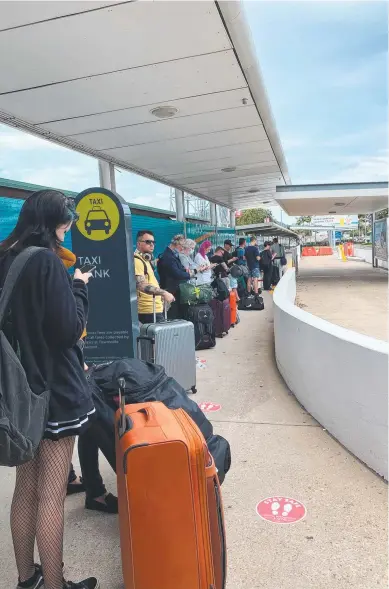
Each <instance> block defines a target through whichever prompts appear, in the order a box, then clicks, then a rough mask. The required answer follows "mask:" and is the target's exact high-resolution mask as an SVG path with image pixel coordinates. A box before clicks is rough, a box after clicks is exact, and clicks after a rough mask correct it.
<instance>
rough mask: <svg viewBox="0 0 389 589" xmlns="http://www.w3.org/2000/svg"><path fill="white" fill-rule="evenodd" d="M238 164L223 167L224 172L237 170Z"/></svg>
mask: <svg viewBox="0 0 389 589" xmlns="http://www.w3.org/2000/svg"><path fill="white" fill-rule="evenodd" d="M235 170H236V166H230V167H228V168H222V172H235Z"/></svg>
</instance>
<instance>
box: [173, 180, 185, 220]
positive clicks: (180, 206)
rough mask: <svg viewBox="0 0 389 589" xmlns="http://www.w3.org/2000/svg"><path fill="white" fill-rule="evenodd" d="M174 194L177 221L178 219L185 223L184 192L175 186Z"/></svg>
mask: <svg viewBox="0 0 389 589" xmlns="http://www.w3.org/2000/svg"><path fill="white" fill-rule="evenodd" d="M174 195H175V197H176V218H177V221H180V223H185V200H184V192H183V191H182V190H178V188H175V189H174Z"/></svg>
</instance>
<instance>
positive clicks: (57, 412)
mask: <svg viewBox="0 0 389 589" xmlns="http://www.w3.org/2000/svg"><path fill="white" fill-rule="evenodd" d="M76 219H77V214H76V213H75V211H74V205H73V201H72V199H69V198H67V197H66V196H65V195H64V194H62V193H61V192H58V191H56V190H40V191H38V192H35V193H33V194H31V195H30V196H29V197H28V198H27V200H26V201H25V203H24V205H23V207H22V209H21V212H20V215H19V219H18V222H17V224H16V227H15V229H14V230H13V231H12V233H11V234H10V235H9V237H8V238H6V239H5V240H4V241H3V242H1V243H0V287H2V295H1V299H0V300H3V301H4V300H5V297H6V296H9V293H10V300H9V305H8V306H7V309H8V311H7V313H6V315H5V317H4V315H3V317H1V316H0V319H1V320H2V323H1V325H0V327H1V328H2V330H3V332H4V335H5V337H6V339H7V340H8V342H9V344H10V346H11V347H10V346H9V347H8V349H7V350H6V352H5V350H4V345H5V341H4V340H1V349H0V352H1V355H2V358H3V359H4V354H6V355H7V357H8V358H9V357H10V355H12V354H13V356H14V363H13V371H14V372H13V376H14V377H17V378H18V380H19V382H22V381H23V379H26V383H27V385H28V387H29V388H28V391H30V393H29V394H30V397H29V398H28V399H27V398H26V394H27V393H26V390H27V389H26V387H24V388H23V389H19V390H15V392H14V394H15V395H16V400H17V395H18V394H19V395H20V396H21V400H20V402H19V404H18V403H17V402H14V404H13V408H14V410H15V411H19V412H23V411H24V412H26V411H27V410H29V409H31V408H35V409H36V408H37V407H38V408H39V407H41V409H40V413H39V416H40V420H41V421H40V422H39V423H37V422H36V420H35V421H34V420H33V423H31V421H30V422H29V423H27V421H28V420H26V419H24V420H23V418H22V415H21V414H20V416H19V418H18V416H17V415H12V416H9V419H12V421H13V423H18V424H22V425H20V428H21V429H20V431H19V430H18V431H17V432H16V431H15V432H14V435H15V434H16V433H18V435H19V436H22V435H23V431H22V430H23V428H25V429H26V430H27V429H28V428H29V429H28V431H29V434H31V433H32V429H31V428H32V426H33V427H34V428H35V429H34V432H33V433H34V436H35V438H34V439H36V441H37V443H36V446H34V448H33V450H34V452H32V453H31V456H30V457H29V458H28V459H27V458H26V456H24V457H22V456H21V455H18V456H16V455H15V449H14V448H13V450H14V455H13V456H11V455H10V456H8V457H7V456H6V455H5V453H6V450H7V448H8V449H10V448H12V446H11V444H10V442H8V444H2V447H1V448H0V454H1V463H2V464H8V465H11V464H14V465H15V464H16V465H17V467H16V484H15V491H14V495H13V500H12V506H11V532H12V538H13V544H14V551H15V558H16V564H17V569H18V573H19V581H18V589H40V588H41V587H42V586H43V584H44V586H45V588H46V589H98V587H99V583H98V581H97V579H96V578H94V577H90V578H87V579H85V580H83V581H81V582H78V583H74V582H70V581H68V582H66V581H64V580H63V568H62V561H63V528H64V501H65V496H66V487H67V482H68V475H69V466H70V462H71V458H72V453H73V448H74V442H75V436H76V435H80V434H82V433H83V432H84V431H85V430H86V429H87V428H88V426H89V423H90V420H91V419H93V417H94V414H95V408H94V405H93V401H92V394H91V392H90V390H89V388H88V384H87V380H86V376H85V372H84V365H83V355H82V351H81V349H80V348H79V347H78V342H79V340H80V338H81V336H82V334H83V332H84V330H85V327H86V322H87V316H88V290H87V283H88V281H89V279H90V278H91V276H92V275H91V274H90V273H82V272H81V271H80V270H76V271H75V273H74V279H73V280H72V279H71V278H70V276H69V275H68V273H67V271H66V269H65V267H64V265H63V263H62V261H61V260H60V258H59V255H58V252H59V248H60V247H61V244H62V243H63V241H64V239H65V234H66V233H67V232H68V231H69V230H70V228H71V225H72V223H73V221H74V220H76ZM34 246H35V247H34ZM31 247H33V248H34V249H31ZM19 255H20V256H21V257H20V258H19ZM21 260H22V261H23V264H24V266H23V265H22V268H21V270H20V274H19V276H18V279H17V280H16V282H15V283H14V284H12V290H10V288H11V287H10V284H11V283H12V282H11V281H12V277H13V276H14V275H15V272H18V268H19V267H20V265H21ZM14 264H15V265H14ZM0 309H1V305H0ZM7 345H8V344H7ZM17 357H19V359H20V360H19V362H20V363H18V361H17ZM3 366H5V364H4V360H3ZM16 371H17V372H16ZM6 376H7V374H2V379H3V383H2V384H3V386H4V378H6ZM6 384H7V387H8V389H9V388H11V387H12V386H14V385H13V382H12V381H11V380H9V382H8V383H6ZM3 393H5V395H4V394H3V396H1V395H0V397H1V402H2V403H3V402H4V399H5V398H6V397H7V395H6V390H4V391H3ZM22 399H23V401H22ZM14 400H15V399H14ZM27 401H29V402H27ZM38 401H39V402H40V403H41V406H40V405H38ZM45 403H46V405H45V408H47V409H45V410H43V406H44V404H45ZM35 415H36V416H38V413H36V414H35ZM37 428H39V430H38V429H37ZM37 431H38V433H39V436H38V435H37ZM2 435H4V431H3V433H2ZM26 435H27V434H26ZM26 439H27V438H26ZM39 440H40V441H39ZM35 541H36V543H37V546H38V552H39V556H40V560H41V565H37V564H35V563H34V546H35Z"/></svg>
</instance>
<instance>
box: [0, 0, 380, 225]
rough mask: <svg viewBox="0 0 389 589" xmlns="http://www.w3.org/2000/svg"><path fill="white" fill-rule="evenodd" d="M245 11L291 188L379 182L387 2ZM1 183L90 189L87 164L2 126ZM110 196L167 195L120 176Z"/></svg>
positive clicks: (278, 4)
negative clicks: (113, 194) (17, 182)
mask: <svg viewBox="0 0 389 589" xmlns="http://www.w3.org/2000/svg"><path fill="white" fill-rule="evenodd" d="M245 6H246V10H247V15H248V20H249V23H250V27H251V30H252V33H253V38H254V43H255V46H256V50H257V54H258V59H259V62H260V66H261V69H262V74H263V77H264V80H265V84H266V87H267V90H268V94H269V98H270V102H271V106H272V109H273V114H274V116H275V120H276V124H277V128H278V131H279V135H280V138H281V142H282V145H283V148H284V151H285V155H286V159H287V163H288V167H289V173H290V177H291V180H292V182H293V183H294V184H306V183H325V182H348V181H350V182H357V181H373V180H387V176H388V161H387V156H388V139H387V128H388V116H387V114H388V113H387V111H388V88H387V60H388V33H387V23H388V15H387V11H388V7H387V3H386V2H380V1H374V0H370V1H368V2H364V1H358V0H356V1H352V0H351V1H346V2H339V1H336V0H333V1H327V2H317V1H315V0H309V1H298V2H295V1H292V0H291V1H287V2H283V1H277V0H272V1H271V2H268V1H260V2H257V1H254V0H252V1H246V2H245ZM0 176H1V177H5V178H11V179H15V180H21V181H24V182H31V183H35V184H42V185H45V186H53V187H56V188H63V189H68V190H75V191H79V190H83V189H84V188H86V187H88V186H91V185H96V184H97V183H98V171H97V164H96V162H95V160H93V159H92V158H89V157H87V156H84V155H80V154H77V153H75V152H72V151H70V150H67V149H64V148H61V147H57V146H56V145H54V144H51V143H48V142H46V141H43V140H41V139H37V138H35V137H32V136H30V135H27V134H25V133H22V132H19V131H16V130H14V129H11V128H7V127H5V126H0ZM117 189H118V192H120V193H121V194H123V196H124V197H125V198H126V199H127V200H128V201H130V202H138V203H142V204H146V205H153V206H159V207H161V208H169V189H168V188H167V187H165V186H163V185H160V184H156V183H155V182H151V181H149V180H146V179H143V178H140V177H137V176H135V175H133V174H129V173H127V172H123V173H118V174H117ZM276 216H277V217H278V218H280V213H279V211H277V212H276ZM283 220H288V219H287V218H285V215H284V217H283Z"/></svg>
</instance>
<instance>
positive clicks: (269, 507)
mask: <svg viewBox="0 0 389 589" xmlns="http://www.w3.org/2000/svg"><path fill="white" fill-rule="evenodd" d="M257 514H258V515H259V517H261V518H262V519H264V520H266V521H268V522H271V523H273V524H294V523H296V522H298V521H301V520H302V519H304V517H305V516H306V514H307V510H306V508H305V506H304V505H303V504H302V503H301V501H296V499H292V498H291V497H279V496H277V497H267V498H266V499H262V501H260V502H259V503H258V505H257Z"/></svg>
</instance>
